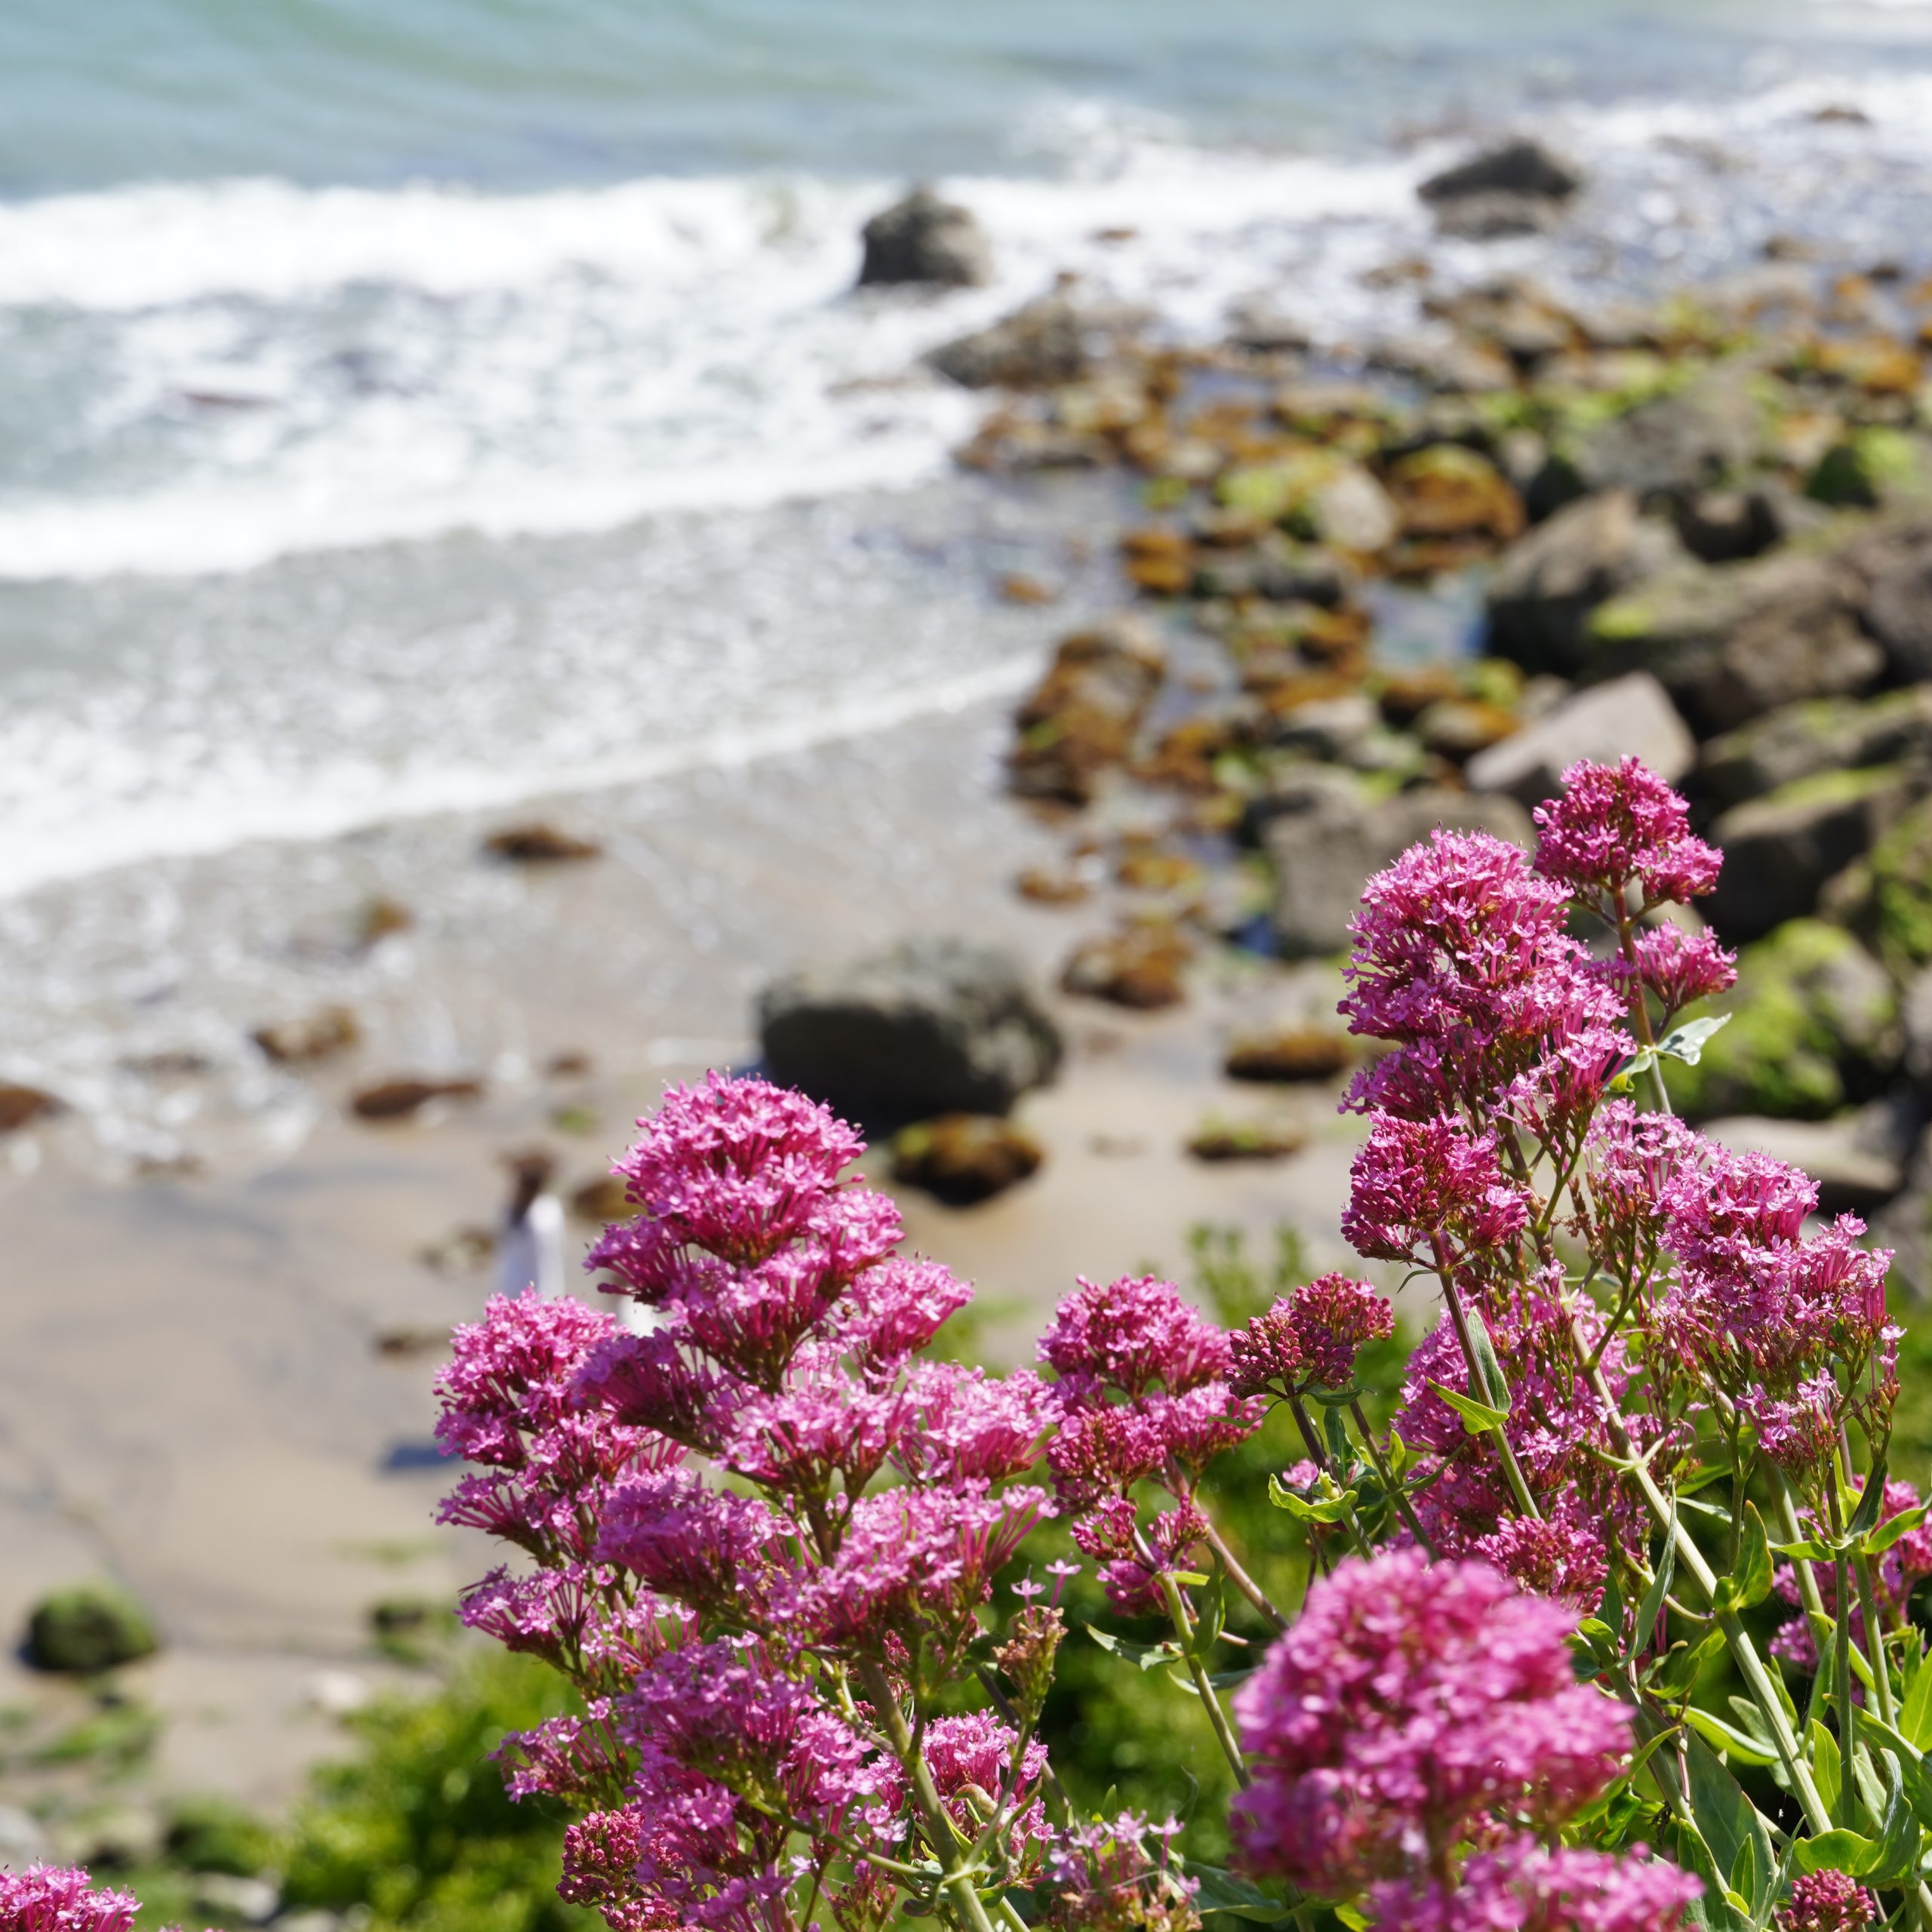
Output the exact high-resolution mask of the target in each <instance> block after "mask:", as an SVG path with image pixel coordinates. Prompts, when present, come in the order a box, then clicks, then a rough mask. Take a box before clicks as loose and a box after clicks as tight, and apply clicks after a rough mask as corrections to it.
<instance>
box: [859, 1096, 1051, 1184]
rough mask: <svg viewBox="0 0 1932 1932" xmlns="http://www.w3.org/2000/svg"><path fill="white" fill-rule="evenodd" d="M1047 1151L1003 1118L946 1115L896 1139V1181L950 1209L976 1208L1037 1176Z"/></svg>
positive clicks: (911, 1129)
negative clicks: (917, 1188)
mask: <svg viewBox="0 0 1932 1932" xmlns="http://www.w3.org/2000/svg"><path fill="white" fill-rule="evenodd" d="M1045 1158H1046V1153H1045V1151H1044V1149H1042V1148H1041V1145H1040V1143H1038V1141H1037V1140H1035V1139H1034V1138H1033V1137H1032V1135H1031V1134H1029V1133H1027V1132H1026V1130H1025V1129H1024V1128H1018V1127H1015V1126H1014V1124H1013V1123H1012V1122H1011V1121H1009V1120H1004V1119H1002V1118H1001V1117H1000V1116H999V1115H997V1114H942V1115H940V1117H939V1118H937V1120H928V1121H918V1122H916V1123H915V1124H914V1125H912V1126H911V1127H907V1128H901V1129H900V1131H899V1132H898V1133H897V1134H894V1136H893V1140H892V1177H893V1179H894V1180H896V1181H897V1182H899V1183H900V1184H901V1185H902V1186H908V1187H919V1188H924V1189H925V1191H926V1192H928V1194H930V1195H932V1196H933V1197H934V1198H935V1199H937V1200H939V1201H944V1202H945V1203H946V1205H947V1206H948V1207H972V1206H974V1205H975V1204H977V1203H978V1202H980V1201H990V1200H991V1199H992V1197H993V1196H994V1195H996V1194H1003V1193H1004V1192H1005V1191H1006V1190H1007V1189H1008V1188H1009V1187H1012V1186H1015V1185H1016V1184H1017V1183H1019V1182H1020V1181H1023V1180H1026V1179H1027V1178H1028V1177H1029V1176H1031V1175H1032V1174H1037V1173H1038V1171H1039V1169H1040V1164H1041V1162H1042V1161H1044V1159H1045Z"/></svg>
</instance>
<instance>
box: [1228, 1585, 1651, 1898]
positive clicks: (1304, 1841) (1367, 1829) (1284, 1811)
mask: <svg viewBox="0 0 1932 1932" xmlns="http://www.w3.org/2000/svg"><path fill="white" fill-rule="evenodd" d="M1575 1622H1576V1619H1575V1614H1574V1612H1572V1611H1567V1610H1565V1609H1564V1608H1563V1607H1561V1606H1560V1605H1558V1604H1554V1603H1550V1602H1547V1601H1543V1600H1542V1599H1540V1598H1536V1597H1533V1596H1529V1595H1524V1594H1523V1593H1522V1592H1520V1591H1518V1589H1517V1588H1516V1587H1515V1585H1514V1584H1513V1583H1511V1582H1510V1580H1509V1579H1508V1578H1506V1577H1503V1576H1501V1575H1500V1574H1498V1573H1497V1571H1494V1570H1493V1569H1491V1568H1490V1567H1488V1566H1487V1564H1479V1563H1454V1564H1451V1563H1444V1564H1433V1565H1432V1564H1429V1562H1427V1561H1426V1560H1425V1559H1424V1558H1423V1556H1422V1555H1421V1553H1420V1552H1418V1551H1415V1550H1398V1551H1394V1552H1389V1553H1387V1554H1385V1555H1381V1556H1379V1557H1377V1558H1374V1560H1373V1561H1364V1560H1362V1559H1360V1558H1349V1559H1347V1560H1346V1561H1343V1562H1342V1563H1340V1564H1338V1565H1337V1567H1336V1568H1335V1570H1334V1572H1333V1573H1332V1574H1331V1575H1330V1576H1328V1577H1327V1578H1325V1579H1324V1580H1321V1581H1319V1582H1318V1583H1315V1584H1314V1585H1313V1586H1312V1587H1311V1588H1310V1589H1309V1593H1308V1598H1307V1601H1306V1604H1305V1605H1304V1607H1303V1611H1302V1614H1301V1616H1300V1619H1299V1620H1297V1622H1296V1623H1295V1624H1294V1626H1292V1627H1291V1629H1290V1630H1289V1631H1288V1632H1287V1635H1285V1636H1284V1637H1283V1638H1281V1639H1280V1641H1278V1642H1277V1643H1276V1644H1275V1646H1274V1647H1273V1648H1272V1650H1271V1651H1269V1654H1268V1657H1267V1659H1266V1662H1265V1663H1263V1666H1262V1667H1261V1669H1260V1671H1258V1672H1257V1673H1256V1674H1255V1675H1254V1676H1253V1677H1252V1678H1250V1679H1249V1680H1248V1681H1247V1683H1246V1684H1244V1685H1243V1686H1242V1687H1241V1690H1239V1692H1238V1693H1237V1694H1236V1696H1235V1713H1236V1715H1237V1716H1238V1718H1239V1720H1240V1723H1241V1736H1242V1740H1243V1743H1244V1745H1245V1746H1246V1748H1247V1752H1248V1754H1249V1756H1250V1758H1251V1761H1252V1762H1253V1764H1254V1783H1253V1785H1252V1786H1251V1788H1250V1789H1248V1790H1247V1792H1245V1793H1244V1795H1242V1796H1241V1798H1239V1799H1238V1801H1237V1803H1236V1808H1235V1818H1234V1824H1235V1835H1236V1841H1237V1844H1238V1846H1239V1848H1240V1852H1241V1857H1242V1860H1243V1861H1244V1863H1245V1865H1246V1866H1247V1869H1250V1870H1251V1871H1253V1872H1257V1873H1260V1874H1265V1875H1273V1876H1278V1877H1281V1878H1287V1880H1289V1881H1291V1883H1293V1884H1297V1885H1299V1886H1300V1887H1302V1888H1303V1890H1307V1891H1310V1892H1313V1893H1315V1894H1317V1895H1318V1896H1320V1897H1325V1898H1335V1899H1342V1898H1347V1897H1352V1896H1353V1895H1354V1894H1357V1893H1358V1892H1360V1891H1361V1890H1363V1889H1364V1887H1367V1886H1369V1885H1371V1884H1376V1883H1377V1882H1378V1881H1396V1882H1397V1883H1398V1884H1422V1883H1426V1881H1429V1879H1430V1878H1432V1877H1435V1876H1436V1875H1439V1874H1440V1873H1441V1871H1442V1870H1443V1869H1444V1861H1445V1860H1447V1858H1448V1857H1450V1856H1451V1854H1452V1853H1453V1852H1454V1851H1455V1850H1457V1848H1459V1847H1461V1846H1462V1845H1463V1844H1465V1843H1466V1842H1467V1841H1469V1839H1470V1838H1472V1836H1478V1835H1494V1833H1495V1832H1497V1831H1500V1830H1506V1829H1527V1830H1546V1829H1551V1828H1553V1827H1555V1826H1558V1825H1560V1824H1561V1823H1562V1822H1563V1821H1564V1820H1565V1819H1566V1818H1567V1817H1571V1815H1572V1814H1574V1813H1575V1812H1576V1811H1577V1810H1580V1809H1581V1808H1582V1807H1583V1806H1584V1805H1585V1804H1588V1803H1589V1801H1591V1800H1592V1798H1595V1797H1596V1796H1597V1795H1598V1794H1599V1793H1600V1792H1602V1791H1604V1789H1607V1786H1609V1784H1610V1783H1611V1780H1612V1779H1613V1778H1614V1777H1615V1776H1616V1775H1617V1772H1618V1770H1619V1769H1620V1767H1621V1764H1622V1763H1623V1759H1624V1757H1625V1755H1626V1752H1627V1751H1628V1749H1629V1733H1630V1722H1631V1714H1630V1712H1629V1710H1628V1709H1626V1707H1624V1706H1622V1705H1620V1704H1618V1703H1614V1702H1613V1701H1612V1700H1611V1699H1610V1698H1609V1697H1606V1696H1605V1695H1604V1694H1603V1693H1602V1692H1601V1691H1600V1690H1596V1689H1595V1688H1593V1687H1591V1686H1590V1685H1588V1684H1580V1683H1578V1682H1577V1678H1576V1674H1575V1672H1574V1669H1572V1667H1571V1657H1570V1649H1569V1645H1568V1644H1567V1641H1566V1639H1567V1637H1568V1636H1569V1634H1570V1632H1571V1630H1572V1629H1574V1626H1575Z"/></svg>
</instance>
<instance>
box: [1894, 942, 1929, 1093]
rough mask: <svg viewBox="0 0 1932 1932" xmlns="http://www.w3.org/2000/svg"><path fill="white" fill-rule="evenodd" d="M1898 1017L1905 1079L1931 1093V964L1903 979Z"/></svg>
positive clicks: (1919, 1089) (1922, 1090) (1924, 1091)
mask: <svg viewBox="0 0 1932 1932" xmlns="http://www.w3.org/2000/svg"><path fill="white" fill-rule="evenodd" d="M1899 1017H1900V1020H1901V1021H1902V1023H1903V1025H1904V1028H1905V1070H1906V1078H1908V1079H1909V1080H1910V1081H1912V1084H1913V1085H1914V1086H1915V1087H1916V1088H1918V1091H1920V1092H1921V1094H1927V1095H1932V966H1921V968H1919V970H1918V971H1917V972H1916V973H1915V974H1913V975H1912V977H1911V979H1909V980H1907V981H1906V988H1905V993H1904V996H1903V998H1901V999H1900V1002H1899Z"/></svg>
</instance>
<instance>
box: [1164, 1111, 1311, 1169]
mask: <svg viewBox="0 0 1932 1932" xmlns="http://www.w3.org/2000/svg"><path fill="white" fill-rule="evenodd" d="M1307 1145H1308V1136H1307V1135H1306V1134H1304V1133H1303V1132H1302V1131H1301V1129H1300V1128H1297V1127H1288V1126H1286V1125H1284V1124H1281V1123H1280V1122H1278V1121H1259V1120H1253V1121H1250V1120H1239V1121H1237V1120H1223V1119H1220V1118H1218V1117H1214V1118H1209V1119H1207V1120H1204V1121H1202V1122H1201V1124H1200V1126H1199V1127H1198V1128H1195V1131H1194V1132H1193V1134H1192V1135H1191V1136H1190V1137H1189V1140H1188V1143H1187V1151H1188V1152H1189V1153H1190V1154H1192V1155H1193V1156H1194V1158H1195V1159H1196V1160H1197V1161H1280V1160H1285V1159H1286V1158H1287V1156H1288V1155H1291V1154H1299V1153H1300V1152H1301V1150H1302V1149H1303V1148H1304V1147H1305V1146H1307Z"/></svg>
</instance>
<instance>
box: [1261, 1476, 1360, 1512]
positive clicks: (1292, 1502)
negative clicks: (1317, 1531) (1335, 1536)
mask: <svg viewBox="0 0 1932 1932" xmlns="http://www.w3.org/2000/svg"><path fill="white" fill-rule="evenodd" d="M1268 1500H1269V1502H1270V1503H1273V1504H1274V1506H1275V1508H1276V1509H1285V1510H1286V1511H1287V1512H1288V1514H1289V1515H1291V1516H1292V1517H1294V1519H1295V1520H1296V1521H1297V1522H1298V1523H1339V1522H1340V1521H1343V1518H1345V1517H1346V1515H1348V1513H1349V1510H1350V1509H1352V1507H1353V1506H1354V1504H1355V1491H1353V1490H1352V1489H1345V1490H1343V1491H1342V1493H1341V1494H1340V1495H1339V1496H1326V1497H1323V1498H1322V1499H1321V1501H1319V1502H1318V1503H1311V1502H1310V1501H1309V1500H1308V1498H1307V1497H1305V1496H1297V1494H1295V1492H1294V1491H1293V1490H1291V1488H1289V1487H1288V1486H1287V1484H1285V1483H1284V1482H1283V1481H1281V1478H1279V1477H1278V1476H1270V1477H1269V1478H1268Z"/></svg>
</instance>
